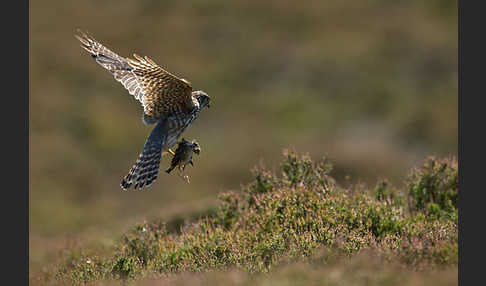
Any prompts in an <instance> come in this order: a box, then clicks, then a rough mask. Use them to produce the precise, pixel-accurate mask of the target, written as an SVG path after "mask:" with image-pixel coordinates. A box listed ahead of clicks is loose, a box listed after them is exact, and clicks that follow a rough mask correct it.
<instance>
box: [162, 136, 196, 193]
mask: <svg viewBox="0 0 486 286" xmlns="http://www.w3.org/2000/svg"><path fill="white" fill-rule="evenodd" d="M200 152H201V147H200V146H199V143H197V142H196V140H192V142H189V141H187V140H186V139H184V138H182V141H181V142H179V145H178V146H177V149H176V151H175V153H174V157H172V161H171V163H170V167H169V169H167V170H165V171H166V172H167V173H168V174H170V172H171V171H172V170H173V169H174V168H175V167H179V168H178V169H179V175H180V176H181V178H182V179H183V180H185V181H186V182H187V183H189V176H187V175H185V174H184V169H185V168H186V165H187V163H189V164H191V166H194V163H193V162H192V153H196V154H197V155H199V153H200Z"/></svg>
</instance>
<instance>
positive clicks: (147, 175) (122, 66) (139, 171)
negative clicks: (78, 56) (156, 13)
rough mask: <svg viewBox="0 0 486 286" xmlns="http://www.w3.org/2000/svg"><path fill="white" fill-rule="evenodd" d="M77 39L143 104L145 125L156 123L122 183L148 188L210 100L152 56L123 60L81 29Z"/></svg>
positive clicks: (125, 187) (127, 187) (128, 186)
mask: <svg viewBox="0 0 486 286" xmlns="http://www.w3.org/2000/svg"><path fill="white" fill-rule="evenodd" d="M75 37H76V38H77V39H78V40H79V41H80V42H81V47H82V48H83V49H85V50H86V51H88V52H89V53H90V54H91V56H92V57H93V59H94V60H95V61H96V62H97V63H98V64H99V65H101V66H102V67H104V68H105V69H107V70H109V71H110V72H111V73H112V74H113V76H114V78H115V79H116V80H117V81H118V82H120V83H121V84H122V85H123V86H124V87H125V88H126V89H127V90H128V92H129V93H130V94H131V95H133V96H134V97H135V99H137V100H138V101H140V103H141V104H142V106H143V116H142V121H143V123H145V124H146V125H151V124H156V125H155V127H154V128H153V129H152V132H151V133H150V135H149V137H148V138H147V140H146V142H145V145H144V147H143V150H142V152H141V153H140V155H139V156H138V159H137V161H136V163H135V164H134V165H133V167H132V168H131V169H130V171H129V172H128V174H127V175H126V176H125V177H124V178H123V180H122V182H121V184H120V186H121V188H122V189H124V190H127V189H129V188H130V187H131V186H132V185H133V186H134V189H135V190H137V189H139V190H141V189H142V188H143V187H144V186H145V187H148V186H150V185H151V184H152V183H153V182H154V181H155V180H156V179H157V176H158V173H159V167H160V159H161V157H162V155H163V154H165V153H169V154H171V155H174V152H173V151H172V150H171V149H170V148H172V147H173V146H174V145H175V144H176V143H177V141H178V139H179V137H180V136H181V134H182V133H183V132H184V131H185V130H186V128H187V127H189V126H190V125H191V123H192V122H193V121H194V120H195V119H196V118H197V117H198V115H199V113H200V112H201V110H202V109H203V108H204V107H208V108H209V103H210V97H209V96H208V95H207V94H206V93H205V92H203V91H201V90H198V91H192V85H191V83H190V82H189V81H187V80H185V79H182V78H179V77H177V76H175V75H173V74H171V73H169V72H168V71H166V70H164V69H163V68H162V67H161V66H159V65H158V64H156V63H155V62H154V61H153V60H152V59H150V58H149V57H146V56H144V57H141V56H139V55H137V54H133V57H134V59H131V58H124V57H121V56H119V55H117V54H116V53H114V52H112V51H111V50H109V49H108V48H106V47H105V46H104V45H102V44H101V43H100V42H98V41H97V40H95V39H94V38H93V37H92V36H91V35H88V34H87V33H84V32H82V31H80V30H77V35H75Z"/></svg>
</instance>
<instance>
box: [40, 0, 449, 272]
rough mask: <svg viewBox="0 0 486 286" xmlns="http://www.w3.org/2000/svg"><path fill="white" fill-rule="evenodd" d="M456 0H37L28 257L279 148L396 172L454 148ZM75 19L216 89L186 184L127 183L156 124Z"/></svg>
mask: <svg viewBox="0 0 486 286" xmlns="http://www.w3.org/2000/svg"><path fill="white" fill-rule="evenodd" d="M456 5H457V3H456V1H451V0H428V1H423V0H408V1H382V0H366V1H364V0H353V1H351V0H339V1H338V0H336V1H289V0H278V1H277V0H274V1H256V0H247V1H232V2H229V1H223V0H205V1H202V0H199V1H197V0H193V1H175V0H173V1H156V0H139V1H114V0H108V1H92V0H91V1H75V2H74V1H72V2H71V1H61V0H50V1H30V267H31V270H36V269H41V268H42V267H43V266H44V265H45V264H46V263H48V262H50V261H54V260H55V258H56V257H58V256H59V254H60V253H61V252H62V249H65V248H69V247H73V246H76V245H80V244H82V245H87V244H90V243H93V244H106V245H109V244H110V241H111V240H112V239H116V238H117V237H119V235H120V234H121V233H122V232H123V231H125V230H126V228H127V227H128V226H129V225H130V224H131V223H133V222H136V221H140V220H143V219H145V218H150V217H153V216H161V217H163V218H164V217H170V216H173V215H174V214H183V213H184V212H185V211H186V210H191V211H192V210H195V209H198V208H204V207H205V206H208V205H211V204H212V203H214V202H215V200H216V196H217V193H218V192H220V191H225V190H235V189H239V187H240V185H241V184H246V183H248V182H249V180H250V178H251V173H250V171H249V170H250V169H251V168H252V167H253V166H255V165H258V164H259V163H261V162H263V164H264V165H265V166H267V167H270V168H273V167H276V166H277V165H278V164H279V162H280V160H281V151H282V149H283V148H295V150H296V151H298V152H309V153H310V155H311V156H312V157H313V158H314V159H316V160H317V159H319V158H320V157H322V156H324V155H327V156H328V157H329V158H330V159H331V161H332V162H333V163H334V166H335V170H334V175H335V177H336V178H337V179H338V180H339V181H340V182H341V183H343V184H347V183H350V182H356V181H358V180H359V181H361V182H366V183H368V184H370V185H374V184H375V183H376V180H377V179H378V178H383V177H387V178H389V179H390V180H391V181H392V182H394V183H396V184H399V183H400V182H401V181H402V180H403V178H404V177H405V176H406V174H407V171H408V169H409V168H410V167H411V166H413V165H415V164H417V163H419V162H421V161H423V159H424V157H425V156H426V155H438V156H444V155H449V154H453V155H456V154H457V138H458V137H457V132H458V130H457V92H458V83H457V78H458V72H457V69H458V66H457V60H458V59H457V45H458V43H457V15H456V11H457V8H456ZM76 28H81V29H83V30H87V31H88V32H90V33H91V34H92V35H93V36H94V37H95V38H96V39H97V40H99V41H100V42H102V43H103V44H105V45H106V46H107V47H108V48H110V49H112V50H113V51H115V52H117V53H119V54H120V55H122V56H131V55H132V53H134V52H135V53H137V54H140V55H147V56H149V57H151V58H152V59H153V60H155V61H156V62H157V63H158V64H160V65H162V66H163V67H164V68H166V69H167V70H168V71H170V72H172V73H174V74H176V75H179V76H181V77H183V78H186V79H188V80H189V81H191V82H192V85H193V87H194V89H201V90H204V91H206V92H207V93H208V94H209V95H210V96H211V98H212V103H211V109H209V110H205V111H204V112H202V113H201V115H200V116H199V119H198V120H196V121H195V122H194V123H193V124H192V126H191V127H190V128H189V129H188V130H187V131H186V132H185V134H184V135H183V136H184V137H185V138H187V139H192V138H196V139H197V140H198V141H199V143H200V144H201V148H202V152H201V155H200V156H199V157H196V158H195V162H194V163H195V168H191V167H188V169H187V170H188V171H187V173H188V174H189V176H190V177H191V184H185V183H184V182H183V181H182V180H181V179H180V178H179V177H177V176H176V175H175V174H173V175H171V176H168V175H167V174H165V173H161V175H160V176H159V179H158V180H157V182H156V183H155V184H154V185H153V186H151V187H150V189H149V191H145V192H123V191H122V190H121V189H120V187H119V183H120V180H121V178H122V177H123V176H124V175H125V174H126V173H127V172H128V170H129V168H130V167H131V165H132V164H133V163H134V162H135V160H136V158H137V156H138V154H139V152H140V151H141V149H142V146H143V144H144V142H145V139H146V137H147V135H148V134H149V132H150V130H151V128H152V126H145V125H143V124H142V122H141V115H142V108H141V106H140V104H139V103H138V102H137V101H136V100H135V99H134V98H133V97H132V96H130V95H128V92H127V91H126V90H125V89H124V88H123V87H122V85H121V84H119V83H118V82H116V81H115V80H114V79H113V77H112V75H111V74H110V73H109V72H108V71H106V70H104V69H103V68H101V67H100V66H99V65H97V64H96V63H95V62H94V61H93V60H92V59H91V57H90V56H89V55H88V54H87V53H86V52H85V51H84V50H82V49H81V48H80V47H79V42H78V41H77V40H76V39H75V38H74V37H73V34H74V32H75V29H76ZM167 164H168V159H167V158H164V161H163V163H162V167H161V169H165V168H166V166H167ZM346 177H348V178H350V179H345V178H346Z"/></svg>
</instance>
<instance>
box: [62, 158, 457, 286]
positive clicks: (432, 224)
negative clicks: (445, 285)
mask: <svg viewBox="0 0 486 286" xmlns="http://www.w3.org/2000/svg"><path fill="white" fill-rule="evenodd" d="M284 156H285V159H284V161H283V163H282V164H281V167H280V169H279V172H278V173H274V172H270V171H268V170H266V169H265V168H263V167H259V168H256V169H254V171H253V175H254V181H253V182H251V183H250V184H249V185H247V186H245V187H243V188H242V190H241V191H240V192H224V193H221V194H220V196H219V200H220V203H219V205H218V206H217V208H215V209H214V210H212V211H210V212H206V214H205V215H204V216H203V217H200V218H198V219H195V220H193V221H188V222H185V223H183V224H181V225H180V227H179V228H178V229H177V228H174V227H173V228H172V230H168V228H167V223H166V222H165V221H163V220H160V219H158V220H154V221H150V222H144V223H141V224H137V225H136V226H134V227H133V228H132V229H131V230H130V231H129V232H127V233H126V234H124V235H123V238H122V239H121V240H120V241H119V242H118V244H117V245H116V249H115V251H114V253H113V254H111V255H107V256H98V255H96V254H93V255H81V256H79V257H72V259H71V260H69V261H66V262H64V264H62V265H60V266H59V268H57V270H56V271H57V273H56V276H55V277H56V279H59V281H69V282H70V283H75V284H79V283H87V282H95V281H99V280H101V281H104V282H107V283H108V282H109V281H116V280H117V279H123V280H126V281H128V282H130V281H132V282H133V281H138V280H139V279H141V278H144V277H145V278H147V277H150V278H151V279H154V278H157V277H158V278H159V279H162V278H163V277H166V276H167V275H169V276H170V275H172V274H177V273H190V272H196V273H199V272H207V271H214V270H217V271H228V270H229V271H243V272H244V273H267V272H270V271H272V270H274V269H277V271H283V270H281V269H285V268H282V265H286V264H295V263H297V264H298V263H307V264H310V265H313V266H315V267H318V268H322V269H325V265H327V264H330V265H331V266H330V267H335V265H334V264H336V263H337V262H338V261H343V260H344V261H348V260H349V259H350V258H351V257H354V256H356V255H359V254H360V253H365V257H369V259H370V261H374V262H373V263H375V264H379V263H380V264H383V265H392V266H393V267H396V266H397V265H403V266H405V268H406V269H408V270H406V271H408V272H411V271H413V270H424V269H426V270H428V271H430V270H431V269H443V268H444V267H451V266H452V267H457V261H458V228H457V223H458V219H457V214H458V211H457V195H458V176H457V172H458V170H457V162H456V161H455V160H454V159H435V158H432V157H430V158H428V159H427V160H426V161H425V163H424V165H423V166H421V167H419V168H414V169H413V170H412V171H411V173H410V174H409V176H408V180H407V185H406V189H405V190H401V189H396V188H393V187H392V186H390V185H389V184H388V183H387V182H386V181H381V182H380V183H379V184H378V185H377V187H376V188H374V189H371V190H370V189H368V188H366V187H365V186H363V185H356V186H353V187H350V188H343V187H340V186H339V185H338V184H336V182H335V180H334V178H332V177H331V176H330V175H329V174H330V172H331V170H332V167H331V165H330V164H329V163H328V161H327V160H326V159H324V160H322V161H321V162H319V163H314V162H313V161H312V160H311V159H310V157H309V156H308V155H303V156H298V155H297V154H296V153H295V152H289V151H286V152H285V153H284ZM358 261H363V259H361V260H360V259H358ZM332 265H334V266H332ZM344 265H347V264H346V263H344ZM344 267H347V266H344ZM393 267H391V266H389V269H394V268H393ZM371 268H372V267H371ZM378 272H379V273H381V272H380V271H378ZM238 273H240V272H238ZM218 275H223V274H218ZM238 275H243V274H238ZM305 275H311V277H309V279H311V280H312V279H315V278H317V277H318V276H317V275H315V274H312V273H307V274H305ZM387 275H390V276H391V274H387ZM243 276H244V275H243ZM314 276H315V277H314ZM385 276H386V275H385ZM351 280H352V279H351Z"/></svg>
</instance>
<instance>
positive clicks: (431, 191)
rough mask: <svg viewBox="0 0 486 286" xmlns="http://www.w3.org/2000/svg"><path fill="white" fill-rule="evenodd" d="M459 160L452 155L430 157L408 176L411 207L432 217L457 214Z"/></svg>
mask: <svg viewBox="0 0 486 286" xmlns="http://www.w3.org/2000/svg"><path fill="white" fill-rule="evenodd" d="M458 186H459V178H458V170H457V161H456V160H455V159H452V158H445V159H436V158H434V157H429V158H427V160H426V161H425V163H424V164H423V166H421V167H419V168H414V169H413V170H412V172H411V173H410V175H409V177H408V192H409V207H410V210H411V211H412V212H424V213H426V214H427V215H428V216H430V217H433V218H435V217H441V216H444V215H447V216H450V217H457V201H458Z"/></svg>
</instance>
